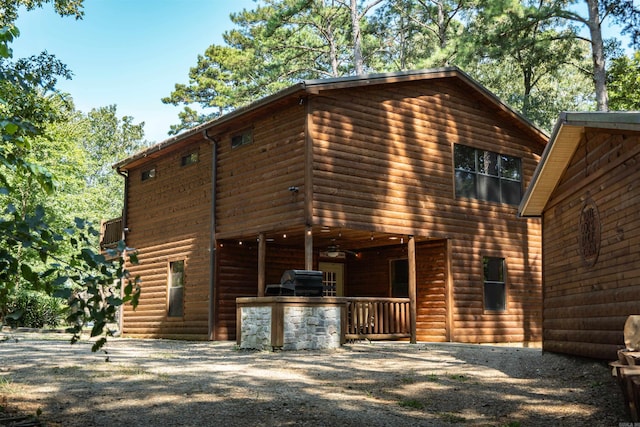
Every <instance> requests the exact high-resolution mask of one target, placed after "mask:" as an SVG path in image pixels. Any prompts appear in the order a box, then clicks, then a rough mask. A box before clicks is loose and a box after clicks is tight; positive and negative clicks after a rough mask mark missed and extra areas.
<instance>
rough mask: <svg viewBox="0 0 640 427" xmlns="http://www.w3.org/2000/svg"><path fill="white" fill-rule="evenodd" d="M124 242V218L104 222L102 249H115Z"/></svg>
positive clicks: (101, 231) (101, 236)
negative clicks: (119, 243)
mask: <svg viewBox="0 0 640 427" xmlns="http://www.w3.org/2000/svg"><path fill="white" fill-rule="evenodd" d="M120 240H122V218H114V219H110V220H108V221H103V222H102V227H100V249H103V250H104V249H108V248H114V247H115V246H116V245H117V243H118V242H119V241H120Z"/></svg>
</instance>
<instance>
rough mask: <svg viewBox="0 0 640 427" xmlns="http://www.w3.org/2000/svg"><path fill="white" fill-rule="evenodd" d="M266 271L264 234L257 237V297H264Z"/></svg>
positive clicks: (265, 240)
mask: <svg viewBox="0 0 640 427" xmlns="http://www.w3.org/2000/svg"><path fill="white" fill-rule="evenodd" d="M266 270H267V237H266V236H265V234H264V233H260V234H259V236H258V296H259V297H263V296H264V290H265V288H266V286H267V284H266V282H267V279H266Z"/></svg>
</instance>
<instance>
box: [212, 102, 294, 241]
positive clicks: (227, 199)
mask: <svg viewBox="0 0 640 427" xmlns="http://www.w3.org/2000/svg"><path fill="white" fill-rule="evenodd" d="M304 120H305V109H304V107H302V106H299V105H297V104H296V105H294V106H291V107H283V108H281V109H278V110H277V111H274V112H273V113H271V114H269V115H267V116H262V117H260V118H256V119H252V120H247V121H242V122H241V123H238V124H236V125H235V126H234V127H233V128H232V129H231V130H229V131H228V132H225V133H224V134H222V135H221V136H219V138H220V142H219V143H218V171H217V175H218V180H217V188H216V191H217V199H216V206H217V209H216V215H217V217H216V230H217V234H218V236H219V237H220V238H223V239H224V238H226V237H229V236H233V237H238V236H243V235H244V236H250V235H252V234H253V236H256V235H257V234H258V233H259V232H261V231H262V232H264V231H271V230H276V229H282V228H285V227H287V226H290V225H292V224H304V219H303V218H304V216H303V202H304V199H303V194H304V168H305V164H304ZM249 129H250V130H251V131H252V133H253V142H252V143H250V144H247V145H242V146H240V147H237V148H232V147H231V137H232V136H233V135H235V134H237V133H239V132H241V131H243V130H249ZM289 187H298V191H297V192H292V191H289Z"/></svg>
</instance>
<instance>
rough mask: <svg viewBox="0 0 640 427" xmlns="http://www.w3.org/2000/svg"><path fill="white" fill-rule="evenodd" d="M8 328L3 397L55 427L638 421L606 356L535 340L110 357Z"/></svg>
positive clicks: (125, 345) (175, 344)
mask: <svg viewBox="0 0 640 427" xmlns="http://www.w3.org/2000/svg"><path fill="white" fill-rule="evenodd" d="M0 339H4V341H2V342H0V405H1V406H2V407H4V408H5V412H9V413H12V411H19V412H20V413H23V414H36V413H40V416H39V420H40V421H41V423H42V425H47V426H72V427H74V426H214V425H215V426H225V427H228V426H245V425H247V426H369V427H373V426H456V425H461V426H462V425H464V426H509V427H516V426H545V427H548V426H581V427H583V426H614V427H617V426H619V425H621V423H628V422H629V417H628V415H627V414H626V412H625V409H624V405H623V402H622V395H621V393H620V390H619V388H618V386H617V384H616V382H615V380H614V378H612V377H611V373H610V370H609V369H608V367H607V364H606V363H604V362H599V361H593V360H585V359H579V358H574V357H569V356H563V355H558V354H552V353H543V352H542V351H541V350H540V349H528V348H514V347H497V346H478V345H463V344H449V343H447V344H435V343H434V344H431V343H420V344H415V345H411V344H408V343H381V342H375V343H368V342H362V343H356V344H349V345H346V346H344V347H343V348H341V349H338V350H334V351H313V352H311V351H292V352H247V351H239V350H237V349H236V347H235V345H234V343H230V342H184V341H167V340H134V339H111V340H110V341H109V343H108V345H107V351H108V354H104V353H91V351H90V345H89V343H87V342H81V343H78V344H75V345H70V344H69V342H68V340H67V339H66V337H65V336H63V335H59V334H25V333H19V334H0ZM106 358H108V361H106ZM0 412H1V411H0ZM1 415H2V414H1V413H0V418H1Z"/></svg>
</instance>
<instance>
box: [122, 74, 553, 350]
mask: <svg viewBox="0 0 640 427" xmlns="http://www.w3.org/2000/svg"><path fill="white" fill-rule="evenodd" d="M456 81H457V80H456V79H451V78H445V79H433V80H427V81H414V82H409V83H394V84H386V85H381V86H368V87H353V88H348V89H341V90H335V91H333V90H332V91H329V90H327V91H321V92H320V94H319V95H309V96H308V98H305V99H304V104H306V105H300V103H299V102H298V101H297V100H296V101H295V102H289V104H286V105H285V103H281V104H279V105H277V106H274V107H273V108H271V109H270V110H269V111H268V112H266V113H264V114H263V113H262V112H261V113H260V114H261V115H258V114H257V113H256V114H255V115H254V117H249V116H244V115H242V116H239V117H238V118H237V119H234V120H233V121H231V122H229V123H225V124H224V126H220V128H219V129H218V128H216V127H212V129H211V132H209V135H210V136H212V137H213V138H214V139H215V140H216V141H217V147H218V151H217V154H218V163H217V174H218V175H217V176H218V179H217V183H216V187H215V190H216V193H217V197H216V236H217V239H218V242H219V247H218V248H217V256H216V260H217V266H216V269H217V276H216V278H215V280H216V283H217V287H216V299H215V305H214V308H215V327H216V329H215V334H214V337H215V339H234V338H235V333H236V330H235V313H236V312H235V298H236V297H240V296H255V295H256V293H257V245H256V240H255V239H256V236H257V235H258V233H260V232H274V231H287V230H298V231H299V230H300V229H303V227H304V226H305V220H311V223H312V224H313V225H321V226H328V227H333V228H344V229H354V230H359V231H367V232H368V231H371V232H383V233H397V234H405V235H409V234H413V235H415V236H419V237H420V238H421V239H425V238H428V239H431V240H428V241H422V242H418V246H417V256H418V259H417V274H418V280H419V282H418V329H419V332H418V337H419V339H421V340H435V341H441V340H445V339H450V340H452V341H459V342H505V341H512V342H522V341H536V340H539V339H540V337H541V318H540V317H541V299H542V297H541V279H542V278H541V268H540V265H541V259H542V258H541V251H540V245H541V232H540V226H539V221H538V220H535V219H519V218H517V215H516V214H517V207H516V206H507V205H501V204H497V203H491V202H483V201H478V200H468V199H456V198H455V192H454V172H453V144H455V143H461V144H465V145H468V146H472V147H476V148H479V149H486V150H491V151H494V152H499V153H503V154H507V155H510V156H516V157H519V158H521V159H522V174H523V187H524V186H526V185H527V184H528V182H529V180H530V179H531V176H532V175H533V171H534V169H535V167H536V165H537V162H538V160H539V156H540V153H541V152H542V149H543V146H542V144H541V143H540V142H539V141H537V142H533V141H532V140H531V138H530V137H529V136H527V135H526V134H525V133H524V132H523V131H521V130H520V129H519V128H516V127H515V126H514V125H512V124H510V123H512V122H511V119H507V118H505V117H504V116H502V115H501V113H500V112H499V111H496V109H495V108H494V107H492V106H491V105H489V104H487V103H486V101H484V100H482V99H481V98H475V97H473V96H472V92H473V91H470V90H469V89H470V88H469V87H468V86H466V85H464V86H463V87H460V86H459V84H458V83H456ZM276 107H277V108H276ZM249 128H250V129H251V130H252V133H253V143H250V144H247V145H243V146H241V147H239V148H236V149H232V148H231V137H232V136H233V135H235V134H236V133H238V132H240V131H242V130H244V129H249ZM305 132H308V134H306V133H305ZM191 139H192V140H194V141H195V140H196V139H198V138H197V137H195V136H194V137H192V138H191ZM305 143H306V144H308V146H309V147H310V148H312V152H311V153H307V152H305V146H306V145H305ZM211 147H212V145H211V143H209V142H208V141H205V140H204V139H201V140H200V142H193V146H192V147H191V148H197V149H198V150H199V156H200V157H199V159H200V161H199V162H198V163H197V164H196V165H191V166H187V167H185V168H184V169H181V168H180V167H179V164H180V155H181V154H182V153H183V152H184V151H188V149H189V147H182V149H181V150H179V152H175V153H171V152H168V153H167V154H166V155H161V156H158V157H156V158H154V159H149V160H148V163H145V165H150V164H153V165H154V166H155V167H156V174H157V176H156V178H154V179H152V180H149V181H148V182H144V183H142V182H140V177H139V174H140V172H141V168H142V167H139V168H138V169H132V170H130V171H129V175H130V176H129V184H130V185H129V212H128V217H129V219H128V221H129V222H128V226H129V227H130V228H131V232H130V233H129V235H128V236H127V239H128V240H127V243H128V244H129V245H130V246H133V247H138V248H139V249H140V261H141V263H140V265H138V266H132V267H131V269H132V272H133V273H134V274H140V275H141V276H142V278H143V283H142V292H143V293H142V297H141V301H140V306H139V307H138V309H137V310H136V312H131V311H130V310H129V309H127V310H126V311H125V321H124V324H125V330H124V332H125V334H128V335H143V336H170V337H178V336H183V337H198V338H200V337H202V338H206V336H207V333H208V330H207V329H208V318H207V315H208V313H207V308H208V298H209V295H208V286H209V277H208V275H209V260H210V251H209V244H210V242H209V238H210V222H211V218H210V207H211V192H212V186H211V160H212V150H211ZM309 154H310V155H309ZM306 162H307V163H309V164H310V165H312V167H313V168H312V171H311V173H309V171H307V174H306V176H305V163H306ZM145 167H146V166H145ZM188 168H192V169H191V171H192V172H189V173H187V172H186V171H187V169H188ZM305 180H306V182H305ZM306 184H309V185H312V188H311V190H312V191H309V190H310V189H309V188H306V187H305V185H306ZM291 186H295V187H297V188H298V191H297V192H291V191H288V189H289V187H291ZM308 195H312V196H313V198H312V200H305V196H308ZM306 214H308V217H306ZM241 241H242V243H243V244H242V245H240V244H239V243H240V242H241ZM388 250H389V253H386V250H385V251H383V252H384V253H383V254H382V255H380V256H379V257H377V258H375V259H374V260H373V261H372V262H371V263H370V264H369V265H368V266H367V267H366V268H365V270H367V271H364V272H362V274H363V276H357V275H358V274H359V273H358V269H359V267H358V266H357V265H356V264H357V262H355V261H352V262H349V263H348V265H347V268H346V282H345V286H346V287H345V291H346V292H347V294H348V295H357V296H376V295H378V294H379V295H378V296H388V265H387V264H384V263H383V262H380V261H381V260H386V259H387V258H388V256H390V254H391V255H393V253H394V252H393V251H396V250H398V249H397V248H390V249H389V248H388ZM402 250H404V249H401V250H400V251H402ZM318 252H319V251H318V250H314V259H313V263H314V265H317V262H318V259H317V256H318ZM449 254H450V255H449ZM483 256H501V257H504V258H506V259H507V265H508V282H507V287H508V291H507V295H508V301H507V310H506V311H505V312H503V313H499V314H495V313H487V312H485V311H484V310H483V301H482V298H483V270H482V257H483ZM178 258H182V259H185V260H186V277H185V314H184V319H167V318H166V281H167V266H168V262H169V261H170V260H174V259H178ZM381 264H382V265H384V266H385V272H384V273H382V272H381V275H380V276H376V277H371V280H362V278H363V277H364V275H365V274H371V271H373V270H374V266H379V265H381ZM266 265H267V271H266V281H267V283H277V282H278V281H279V279H280V275H281V274H282V272H283V271H284V270H285V269H289V268H303V266H304V250H303V247H302V246H299V247H298V246H296V247H284V246H279V247H274V246H270V245H268V248H267V260H266ZM361 265H364V263H363V264H361ZM355 277H360V279H358V280H356V279H355ZM363 286H364V287H363ZM447 304H450V306H447Z"/></svg>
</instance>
